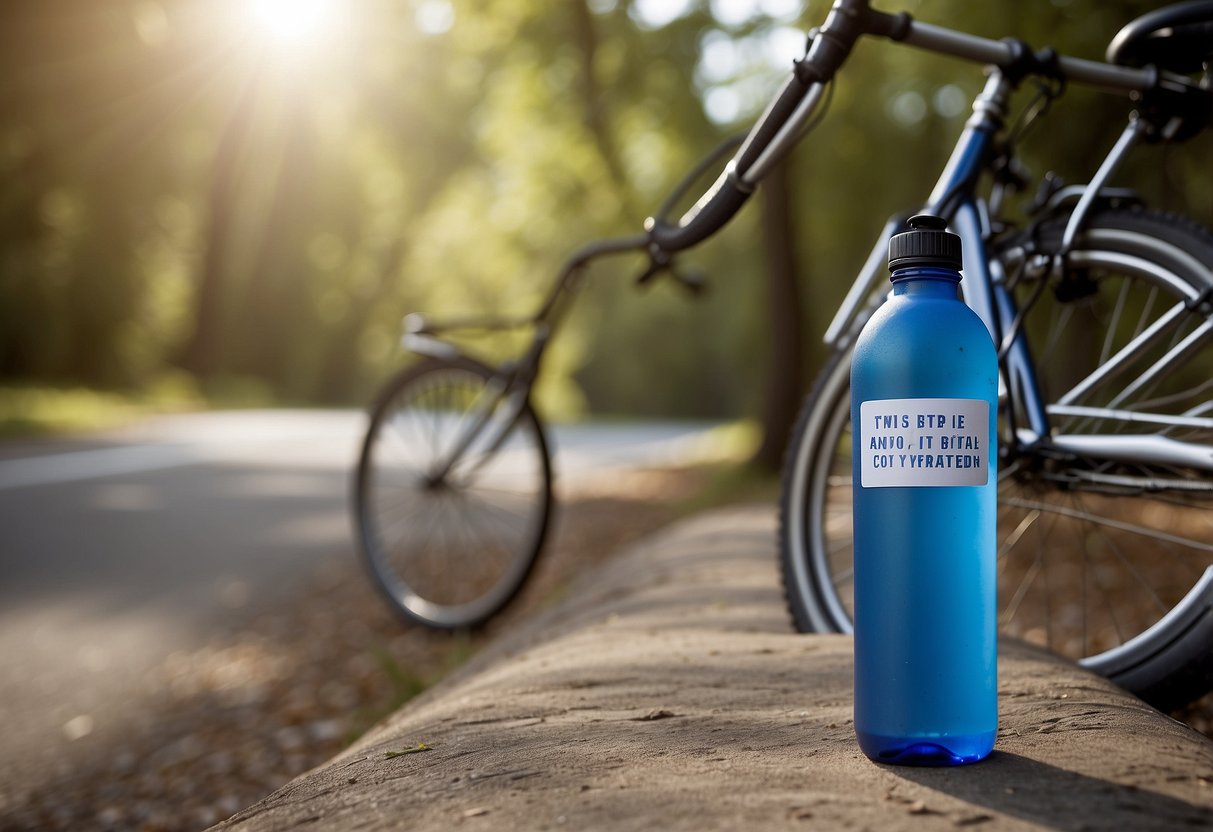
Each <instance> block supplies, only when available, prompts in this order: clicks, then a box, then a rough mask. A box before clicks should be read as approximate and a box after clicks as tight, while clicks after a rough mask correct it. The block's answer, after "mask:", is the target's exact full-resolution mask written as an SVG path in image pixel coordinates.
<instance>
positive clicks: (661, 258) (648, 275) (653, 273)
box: [636, 246, 672, 286]
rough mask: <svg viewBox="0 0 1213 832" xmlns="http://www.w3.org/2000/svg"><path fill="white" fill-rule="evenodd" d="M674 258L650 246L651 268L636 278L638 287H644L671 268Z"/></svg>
mask: <svg viewBox="0 0 1213 832" xmlns="http://www.w3.org/2000/svg"><path fill="white" fill-rule="evenodd" d="M671 261H672V258H671V257H670V255H669V253H667V252H665V251H662V250H661V249H660V248H658V247H657V246H649V267H648V268H647V269H645V270H644V271H642V272H641V273H640V274H639V275H638V276H637V277H636V285H637V286H643V285H645V284H646V283H649V282H650V281H652V279H653V278H655V277H657V276H658V275H659V274H661V273H662V272H664V271H666V270H667V269H669V268H670V263H671Z"/></svg>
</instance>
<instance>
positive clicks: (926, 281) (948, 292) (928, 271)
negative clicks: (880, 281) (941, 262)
mask: <svg viewBox="0 0 1213 832" xmlns="http://www.w3.org/2000/svg"><path fill="white" fill-rule="evenodd" d="M889 279H890V280H892V281H893V294H894V295H929V296H933V297H947V298H955V297H956V286H957V285H958V284H959V283H960V272H958V271H955V270H954V269H944V268H939V267H938V266H912V267H910V268H908V269H898V270H897V271H895V272H893V275H892V277H890V278H889Z"/></svg>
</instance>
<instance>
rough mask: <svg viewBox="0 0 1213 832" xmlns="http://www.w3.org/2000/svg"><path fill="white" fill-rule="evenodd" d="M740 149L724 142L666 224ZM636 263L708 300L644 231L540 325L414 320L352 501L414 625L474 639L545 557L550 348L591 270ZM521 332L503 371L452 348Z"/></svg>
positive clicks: (698, 283)
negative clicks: (708, 174)
mask: <svg viewBox="0 0 1213 832" xmlns="http://www.w3.org/2000/svg"><path fill="white" fill-rule="evenodd" d="M737 142H738V140H737V139H730V140H726V141H725V142H724V143H722V144H721V145H719V146H718V147H717V148H716V149H715V150H714V151H713V152H712V153H711V154H710V155H709V156H708V157H707V159H705V160H704V162H702V163H700V164H699V165H698V166H697V167H696V168H695V169H694V170H692V171H691V172H690V173H689V174H688V175H687V176H686V177H685V178H684V179H683V180H682V182H681V183H679V185H678V186H676V187H675V189H674V191H673V192H672V193H671V195H670V197H669V198H667V199H666V201H665V204H664V205H663V207H662V209H661V210H659V211H658V214H657V215H658V216H664V215H665V214H666V213H667V212H668V211H670V210H671V209H672V207H673V205H674V204H675V203H676V201H677V200H678V199H679V198H680V197H681V195H682V194H683V193H684V192H685V191H686V189H687V188H689V187H690V186H691V185H692V184H693V183H694V182H695V180H696V179H697V178H698V177H699V176H700V175H702V172H703V170H704V169H706V168H707V167H709V166H710V165H711V164H714V163H715V162H716V161H718V160H719V159H720V158H721V157H722V156H723V155H724V154H725V153H727V152H729V151H731V150H732V149H733V148H734V147H736V145H737ZM635 252H647V253H648V261H647V264H646V267H645V268H644V269H643V270H642V271H641V272H640V274H639V275H637V277H636V278H635V282H636V284H637V285H638V286H644V285H646V284H649V283H650V282H652V281H653V280H655V279H657V278H659V277H663V276H664V277H668V278H671V279H673V280H674V281H675V282H676V283H677V284H678V285H680V286H681V287H683V288H684V289H685V290H687V291H688V292H689V293H691V294H692V295H698V294H699V293H701V292H702V291H703V290H704V288H705V285H706V284H705V282H704V280H703V278H702V276H700V275H698V274H695V273H693V272H687V271H684V270H682V269H679V268H677V267H676V266H675V264H674V263H673V261H672V259H671V258H670V257H669V256H668V255H666V254H665V253H663V252H661V251H659V250H656V249H654V248H652V246H651V244H650V241H649V239H648V237H647V235H643V234H639V235H634V236H630V237H623V238H619V239H614V240H604V241H600V242H595V243H590V244H589V245H586V246H584V247H583V248H581V249H579V250H578V251H576V252H574V253H573V255H572V256H571V257H570V258H569V259H568V260H567V261H566V262H565V263H564V265H563V267H562V268H561V269H560V271H559V273H558V275H557V277H556V280H555V281H554V282H553V284H552V286H551V287H550V289H549V291H548V294H547V296H546V297H545V299H544V300H543V301H542V303H541V304H540V307H539V309H538V310H537V311H536V312H535V313H534V314H533V315H531V316H528V317H524V318H493V317H483V318H467V319H462V320H451V321H441V322H440V321H434V320H430V319H428V318H426V317H424V316H422V315H419V314H410V315H408V316H406V317H405V320H404V337H403V339H402V344H403V346H404V348H405V349H406V350H408V351H409V352H412V353H414V354H415V355H418V356H421V357H422V358H423V360H422V361H421V362H420V363H417V364H415V365H413V366H411V367H407V368H406V369H404V370H402V371H401V372H400V373H398V374H397V375H396V376H395V377H394V378H393V379H391V380H390V381H389V382H388V383H387V384H386V385H385V386H384V388H383V390H382V391H381V393H380V394H379V396H378V397H377V399H376V401H375V403H374V405H373V406H372V408H371V418H370V423H369V426H368V428H367V432H366V436H365V438H364V440H363V443H362V450H361V453H360V455H359V459H358V466H357V471H356V474H355V480H354V500H353V504H354V518H355V528H356V532H357V537H358V540H359V543H360V552H361V554H362V557H363V561H364V562H365V564H366V566H367V567H368V569H369V572H370V575H371V577H372V580H373V582H374V583H375V585H376V586H377V587H378V589H379V590H380V592H381V593H382V595H383V596H384V597H385V598H386V599H387V601H388V603H389V604H390V605H391V606H392V608H393V609H394V610H395V611H396V612H397V613H398V614H399V615H401V616H402V617H403V618H404V619H405V620H407V621H410V622H412V623H416V624H422V625H425V626H428V627H433V628H435V629H447V630H455V629H465V628H472V627H475V626H477V625H479V624H482V623H484V622H485V621H487V620H488V619H489V618H491V617H492V616H493V615H495V614H496V613H497V612H499V611H500V610H501V609H503V608H504V607H505V606H506V605H507V604H509V602H510V601H511V600H513V599H514V597H515V596H516V595H517V594H518V592H519V591H520V590H521V589H522V587H523V585H524V584H525V582H526V579H527V577H528V576H529V575H530V573H531V570H532V569H533V567H534V565H535V562H536V560H537V558H538V556H539V554H540V552H541V551H542V549H543V544H544V541H545V539H546V536H547V532H548V525H549V521H550V517H551V513H552V504H553V496H552V460H551V453H550V450H549V442H548V439H547V437H546V431H545V429H544V427H543V424H542V422H541V421H540V418H539V416H538V415H537V414H536V413H535V409H534V407H533V405H532V404H531V391H532V388H533V387H534V384H535V380H536V379H537V378H538V376H539V372H540V365H541V362H542V360H543V356H544V351H545V350H546V348H547V345H548V343H549V342H550V340H551V338H552V336H553V334H554V333H555V331H556V329H557V328H558V327H559V325H560V322H561V321H562V320H563V316H564V314H565V312H566V311H567V309H568V306H569V303H570V301H571V299H572V298H573V296H574V295H575V293H576V291H577V289H578V288H579V286H580V285H581V282H582V280H583V279H584V276H585V274H586V270H587V268H588V267H589V266H590V264H591V263H593V262H594V261H596V260H598V259H600V258H604V257H609V256H613V255H619V254H628V253H635ZM514 329H529V330H530V332H531V335H530V341H529V343H528V345H527V347H526V348H525V349H524V350H523V351H522V354H521V355H520V356H519V357H518V358H517V359H515V360H512V361H507V362H503V363H500V364H498V365H496V366H490V365H489V364H487V363H485V362H483V361H481V360H478V359H477V358H473V357H472V356H470V355H467V354H465V353H464V352H463V351H462V350H461V349H460V348H459V347H457V346H456V345H454V344H452V343H451V342H450V341H449V340H444V339H445V338H446V337H447V336H449V335H451V334H452V333H456V332H462V333H477V332H479V333H487V332H502V331H508V330H514ZM402 509H403V511H402ZM447 561H452V562H451V563H448V562H447Z"/></svg>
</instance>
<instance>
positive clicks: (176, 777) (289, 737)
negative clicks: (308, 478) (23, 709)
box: [0, 471, 704, 830]
mask: <svg viewBox="0 0 1213 832" xmlns="http://www.w3.org/2000/svg"><path fill="white" fill-rule="evenodd" d="M703 478H704V474H703V473H702V472H697V471H663V472H648V473H643V474H630V475H622V476H620V477H616V478H613V479H612V481H611V482H610V483H609V485H607V486H605V487H604V488H600V489H599V490H597V491H582V492H579V493H577V494H564V495H562V498H561V503H560V510H559V513H558V515H557V518H556V523H557V525H556V528H555V535H554V536H553V537H552V538H550V539H549V545H548V548H547V551H546V552H545V553H544V555H543V558H542V560H541V561H540V564H539V566H538V567H537V568H536V571H535V573H534V574H533V575H532V577H531V579H530V581H529V583H528V586H527V588H526V589H525V590H524V591H523V593H522V594H521V596H520V597H519V599H518V600H517V601H516V602H515V603H514V604H513V605H512V606H511V607H510V608H509V609H507V610H506V611H505V613H503V614H502V615H500V616H498V617H497V618H496V619H495V620H494V621H493V622H491V623H490V625H489V626H488V627H487V628H485V630H484V631H483V632H478V633H475V634H462V635H449V634H445V633H437V632H433V631H430V630H426V629H423V628H420V627H416V626H411V625H408V624H404V623H402V622H401V621H400V620H399V619H397V618H396V617H395V615H394V614H393V613H392V612H391V610H390V609H389V608H388V607H387V605H386V604H385V603H384V602H383V601H382V600H381V599H380V597H379V596H378V594H376V592H375V590H374V589H373V588H372V586H371V584H370V582H369V581H368V580H367V577H366V575H365V574H364V573H363V571H362V567H361V564H360V563H359V562H358V560H357V558H356V557H354V556H353V554H352V553H351V557H350V558H348V559H347V560H345V561H342V562H339V563H334V564H330V565H329V566H328V567H327V568H325V569H323V570H322V571H320V572H318V573H317V574H316V575H315V576H314V577H313V579H312V580H311V581H310V582H309V586H308V587H307V589H306V590H305V591H304V592H303V593H302V595H301V597H299V598H297V599H295V600H293V601H292V602H291V603H290V604H283V605H281V606H278V607H275V608H272V609H269V610H265V611H263V612H261V613H260V614H258V615H256V616H255V617H254V618H252V619H251V620H249V621H246V622H243V624H242V626H239V627H234V628H233V629H232V630H231V631H230V632H228V633H225V634H217V635H216V637H215V639H214V640H213V641H212V643H211V644H210V645H209V646H208V647H206V648H205V649H203V650H199V651H194V652H190V653H176V654H173V655H171V656H169V657H168V659H167V660H166V661H165V662H164V663H163V664H162V665H161V667H160V668H158V670H157V671H156V672H155V673H153V674H152V675H150V676H149V677H147V678H145V679H141V680H138V682H137V684H139V685H142V686H144V687H145V688H146V689H147V690H150V691H154V692H155V697H154V698H155V700H156V701H157V702H158V705H157V707H156V708H155V709H154V711H153V712H150V713H148V714H146V718H145V719H143V720H141V721H140V722H139V724H137V725H134V726H130V730H129V731H128V733H127V735H126V736H125V737H123V738H122V740H121V742H119V743H117V744H115V746H114V747H113V748H112V749H108V750H107V751H106V753H105V755H104V756H103V757H101V758H96V757H94V758H93V759H89V760H70V761H69V760H65V761H64V763H63V766H62V768H61V770H60V772H59V776H58V777H57V778H56V779H55V780H54V781H53V782H49V783H46V784H44V785H43V786H42V787H40V788H39V789H38V790H37V791H35V792H34V793H31V794H23V795H9V796H7V797H6V796H5V795H4V793H3V790H2V789H0V830H10V829H21V830H25V829H31V830H32V829H38V830H56V829H73V830H74V829H101V830H108V829H115V830H117V829H122V830H126V829H137V830H198V829H203V828H205V827H207V826H210V825H212V824H214V823H216V822H218V821H220V820H223V819H224V818H227V817H228V816H230V815H232V814H234V813H235V812H237V811H238V810H240V809H242V808H244V807H245V806H248V805H250V804H252V803H254V802H256V801H257V800H259V799H261V798H262V797H264V796H265V795H266V794H268V793H270V792H271V791H274V790H275V789H277V788H279V787H280V786H282V785H283V784H284V783H286V782H288V781H289V780H291V779H293V778H294V777H296V776H297V775H299V774H301V773H302V772H304V771H307V770H308V769H310V768H312V767H314V766H317V765H319V764H320V763H322V762H324V761H325V760H327V759H328V758H329V757H331V756H333V755H334V754H335V753H337V752H338V751H340V750H341V749H343V748H344V747H346V746H347V745H348V744H349V743H350V742H351V741H352V740H354V739H355V738H356V737H358V736H359V735H360V734H361V733H363V732H364V731H365V730H366V729H367V728H369V727H370V726H371V725H373V724H374V723H375V722H377V721H378V720H379V719H381V718H383V717H384V716H386V715H388V714H390V713H391V712H392V711H394V710H395V709H396V708H397V707H398V706H399V705H400V704H401V703H403V702H405V701H407V700H408V699H409V698H410V697H412V696H413V695H415V694H417V693H418V692H420V691H421V690H423V689H425V688H426V687H428V686H429V685H431V684H433V683H434V682H435V681H437V680H438V679H439V678H441V677H442V676H443V675H445V674H446V673H448V672H449V671H450V670H452V669H453V668H455V667H456V666H458V665H459V664H460V663H462V662H463V661H464V660H466V659H467V658H468V657H469V656H470V655H472V654H473V653H474V652H475V651H476V650H477V649H478V648H479V647H480V645H482V644H483V643H485V641H486V640H489V639H492V638H493V637H494V635H495V634H497V633H499V632H502V631H503V630H506V629H508V628H510V627H511V626H514V625H516V623H517V622H518V621H519V620H520V619H521V618H522V617H524V616H526V615H528V613H530V612H533V611H534V610H535V609H537V608H539V607H542V606H545V605H547V604H550V603H552V602H553V601H554V600H556V599H558V598H559V597H560V594H561V592H562V587H563V586H564V585H565V583H566V582H567V580H568V578H569V577H571V576H572V575H574V574H576V573H577V572H578V571H579V570H583V569H585V568H587V567H588V566H590V565H592V564H594V563H597V562H599V561H601V560H603V559H604V558H606V557H607V556H609V555H610V554H612V553H613V552H615V551H616V550H618V549H619V548H620V547H621V546H624V545H626V544H627V543H629V542H631V541H633V540H635V539H637V538H640V537H643V536H645V535H647V534H650V533H652V532H653V531H656V530H657V529H659V528H661V527H662V526H664V525H667V524H668V523H670V522H672V521H673V520H675V519H677V518H678V517H679V516H680V509H679V508H677V506H680V505H683V506H685V505H687V501H688V500H689V499H691V498H693V497H694V496H695V495H697V494H699V493H700V491H701V488H702V485H703ZM682 510H684V511H685V509H682ZM6 802H7V805H6Z"/></svg>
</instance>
